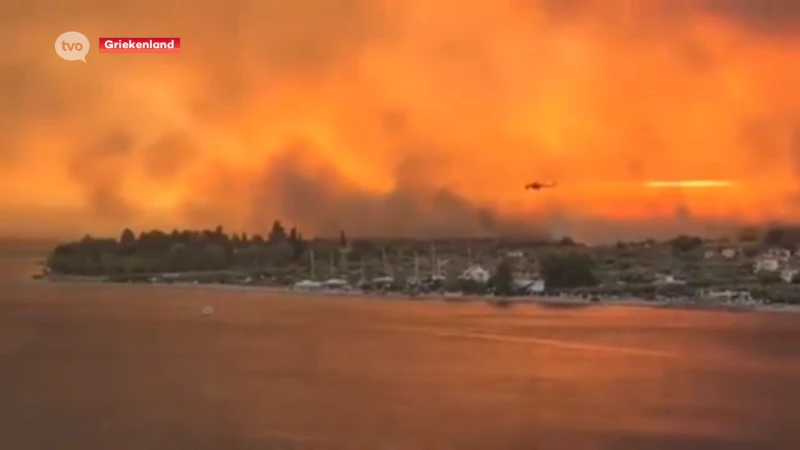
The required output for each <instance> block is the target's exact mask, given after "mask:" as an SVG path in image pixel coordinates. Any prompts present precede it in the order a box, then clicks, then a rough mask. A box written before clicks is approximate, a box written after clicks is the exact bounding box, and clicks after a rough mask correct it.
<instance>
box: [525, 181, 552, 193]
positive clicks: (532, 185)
mask: <svg viewBox="0 0 800 450" xmlns="http://www.w3.org/2000/svg"><path fill="white" fill-rule="evenodd" d="M554 187H556V184H555V183H541V182H539V181H534V182H533V183H528V184H526V185H525V189H530V190H534V191H540V190H542V189H549V188H554Z"/></svg>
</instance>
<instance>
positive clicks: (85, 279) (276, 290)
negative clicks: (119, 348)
mask: <svg viewBox="0 0 800 450" xmlns="http://www.w3.org/2000/svg"><path fill="white" fill-rule="evenodd" d="M32 282H33V283H47V284H54V283H55V284H73V285H74V284H80V285H108V286H114V287H120V286H131V287H132V286H136V287H140V288H151V289H180V290H215V291H220V290H222V291H231V292H248V293H269V294H280V295H292V296H325V297H347V298H364V297H368V298H370V299H387V300H388V299H392V300H401V299H402V300H406V301H445V302H454V303H457V302H463V303H468V302H484V303H489V304H502V305H506V306H510V305H526V304H529V305H536V306H540V307H545V308H583V307H635V308H656V309H680V310H707V311H728V312H778V313H800V305H789V304H774V303H773V304H764V303H757V302H754V303H747V304H739V303H733V302H720V301H710V300H707V299H704V300H702V301H701V300H697V299H681V300H646V299H641V298H635V297H630V298H625V299H619V298H614V299H603V298H601V299H600V300H599V301H591V300H589V299H586V298H581V297H570V296H513V297H496V296H492V295H468V294H461V293H458V292H446V293H438V292H434V293H419V294H408V293H402V292H368V291H361V290H353V289H297V288H293V287H289V286H267V285H246V284H241V285H239V284H227V283H187V282H177V283H116V282H113V283H112V282H107V281H106V277H94V276H72V275H50V276H46V277H42V278H41V279H38V280H32Z"/></svg>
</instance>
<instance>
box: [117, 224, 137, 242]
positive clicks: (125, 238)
mask: <svg viewBox="0 0 800 450" xmlns="http://www.w3.org/2000/svg"><path fill="white" fill-rule="evenodd" d="M119 243H120V244H121V245H122V246H124V247H130V246H132V245H135V244H136V235H135V234H134V233H133V230H131V229H130V228H125V229H124V230H122V234H120V236H119Z"/></svg>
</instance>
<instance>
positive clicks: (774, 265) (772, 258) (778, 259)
mask: <svg viewBox="0 0 800 450" xmlns="http://www.w3.org/2000/svg"><path fill="white" fill-rule="evenodd" d="M791 258H792V252H791V251H789V250H786V249H783V248H777V249H770V250H767V251H766V252H764V253H762V254H760V255H758V256H757V257H756V260H755V265H754V271H755V272H756V273H758V272H777V271H778V270H780V269H781V267H783V266H784V265H786V263H788V262H789V260H790V259H791Z"/></svg>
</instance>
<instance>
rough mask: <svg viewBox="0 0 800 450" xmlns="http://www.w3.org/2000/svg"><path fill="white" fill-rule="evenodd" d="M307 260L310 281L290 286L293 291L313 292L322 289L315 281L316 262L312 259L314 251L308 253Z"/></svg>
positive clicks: (320, 284)
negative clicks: (309, 267)
mask: <svg viewBox="0 0 800 450" xmlns="http://www.w3.org/2000/svg"><path fill="white" fill-rule="evenodd" d="M308 259H309V265H310V266H311V269H310V270H311V279H305V280H300V281H298V282H297V283H295V284H294V285H292V288H293V289H301V290H314V289H319V288H321V287H322V283H320V282H319V281H317V280H316V278H317V273H316V260H315V258H314V250H313V249H312V250H310V251H309V252H308Z"/></svg>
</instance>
